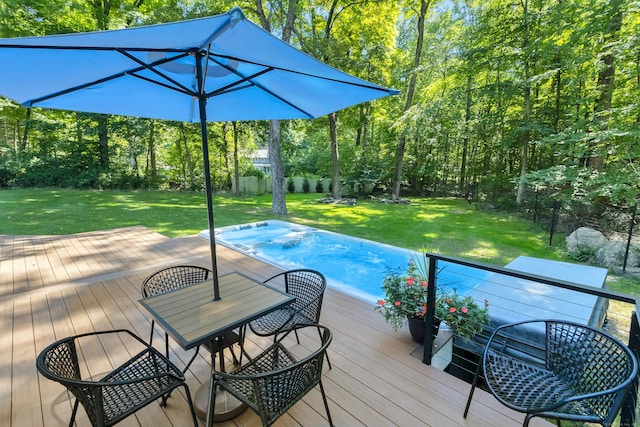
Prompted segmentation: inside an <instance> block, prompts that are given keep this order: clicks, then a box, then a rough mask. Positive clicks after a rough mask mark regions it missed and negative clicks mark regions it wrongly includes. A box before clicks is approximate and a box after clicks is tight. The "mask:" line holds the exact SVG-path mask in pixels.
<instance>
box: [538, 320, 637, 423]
mask: <svg viewBox="0 0 640 427" xmlns="http://www.w3.org/2000/svg"><path fill="white" fill-rule="evenodd" d="M546 339H547V358H546V365H547V369H550V370H551V371H553V372H555V373H556V374H557V375H560V376H562V377H563V378H565V379H567V380H568V381H569V382H570V383H571V385H572V389H573V390H574V391H575V393H576V394H577V395H587V394H591V393H600V392H604V391H611V392H610V393H606V394H601V395H597V396H595V397H593V398H590V399H587V400H585V401H584V403H585V404H587V405H588V406H589V407H590V408H591V410H592V411H594V412H595V413H596V414H598V415H599V416H600V417H601V418H602V419H605V418H607V416H608V414H609V411H611V409H612V408H615V407H616V406H617V405H615V404H614V402H615V400H616V399H622V398H623V397H624V396H619V393H617V392H616V390H618V391H620V392H621V393H624V392H625V390H626V385H627V384H628V383H629V379H630V378H631V377H635V373H636V371H637V362H636V360H635V356H634V355H633V353H631V350H629V348H628V347H627V346H625V345H624V344H623V343H622V342H620V341H619V340H618V339H616V338H614V337H612V336H610V335H607V334H605V333H603V332H601V331H599V330H597V329H593V328H590V327H588V326H584V325H579V324H575V323H570V322H559V321H547V322H546Z"/></svg>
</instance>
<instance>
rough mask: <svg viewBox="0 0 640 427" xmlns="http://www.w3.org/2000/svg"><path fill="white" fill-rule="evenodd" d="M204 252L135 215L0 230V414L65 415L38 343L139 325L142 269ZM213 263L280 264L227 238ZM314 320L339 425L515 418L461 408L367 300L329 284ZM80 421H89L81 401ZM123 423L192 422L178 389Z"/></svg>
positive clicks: (14, 420) (483, 404)
mask: <svg viewBox="0 0 640 427" xmlns="http://www.w3.org/2000/svg"><path fill="white" fill-rule="evenodd" d="M208 256H209V255H208V242H206V241H205V240H204V239H201V238H199V237H197V236H191V237H185V238H175V239H168V238H166V237H163V236H161V235H159V234H157V233H155V232H153V231H151V230H148V229H146V228H143V227H130V228H124V229H117V230H107V231H96V232H91V233H82V234H76V235H68V236H0V313H1V314H2V315H1V316H0V354H1V356H0V420H1V421H0V425H5V426H13V427H24V426H35V427H37V426H57V425H67V424H68V419H69V416H70V413H71V406H70V403H69V401H68V399H67V398H66V393H64V388H63V387H62V386H60V385H59V384H57V383H54V382H52V381H49V380H46V379H44V378H43V377H41V376H39V375H38V373H37V371H36V366H35V359H36V356H37V354H38V353H39V352H40V351H41V350H42V349H43V348H44V347H45V346H46V345H47V344H49V343H51V342H53V341H55V340H56V339H60V338H63V337H65V336H69V335H73V334H77V333H82V332H89V331H93V330H104V329H115V328H126V329H130V330H132V331H134V332H135V333H137V334H138V335H140V336H142V337H147V336H148V333H149V330H150V321H149V319H148V318H147V316H145V313H144V312H143V310H142V309H141V307H140V305H139V304H138V302H137V300H138V299H139V298H140V284H141V282H142V280H143V279H144V278H145V277H146V276H147V275H148V274H150V273H151V272H153V271H155V270H157V269H159V268H161V267H164V266H168V265H172V264H185V263H191V264H197V265H204V266H206V265H207V264H210V261H209V262H208V261H207V260H208ZM218 267H219V270H220V274H224V273H228V272H231V271H240V272H243V273H245V274H247V275H250V276H252V277H255V278H257V279H265V278H267V277H269V276H270V275H272V274H273V273H275V272H277V271H278V269H277V268H276V267H273V266H270V265H267V264H264V263H261V262H259V261H256V260H254V259H252V258H250V257H247V256H244V255H242V254H240V253H238V252H235V251H233V250H230V249H227V248H224V247H219V248H218ZM322 323H323V324H325V325H327V326H328V327H329V328H331V330H332V331H333V333H334V339H333V342H332V344H331V346H330V347H329V356H330V359H331V363H332V365H333V369H331V370H329V369H328V368H327V367H325V373H324V379H323V383H324V386H325V390H326V393H327V396H328V398H329V406H330V409H331V413H332V416H333V419H334V423H335V424H336V425H337V426H392V425H397V426H414V427H415V426H436V427H446V426H517V425H521V423H522V419H523V416H522V415H521V414H518V413H515V412H512V411H509V410H507V409H506V408H505V407H503V406H502V405H500V404H499V403H498V402H497V401H496V400H494V399H493V398H492V397H491V396H490V395H488V394H487V393H484V392H482V391H478V392H477V394H476V397H475V398H474V401H473V403H472V406H471V411H470V414H469V417H468V418H467V419H466V420H465V419H463V418H462V412H463V409H464V405H465V403H466V398H467V393H468V391H469V385H468V384H466V383H465V382H463V381H461V380H459V379H457V378H455V377H453V376H451V375H449V374H446V373H444V372H442V371H439V370H437V369H435V368H433V367H430V366H426V365H424V364H422V363H421V361H420V360H418V359H417V358H416V357H414V356H411V355H410V353H411V352H412V351H413V350H414V349H415V345H414V344H413V343H412V341H411V339H410V336H409V334H408V331H403V332H394V331H393V329H391V327H390V326H389V325H387V324H386V323H385V322H384V320H383V318H382V317H381V316H380V315H379V314H377V313H375V312H374V310H373V309H372V307H371V306H370V305H369V304H367V303H365V302H362V301H360V300H357V299H354V298H351V297H349V296H346V295H345V294H342V293H341V292H339V291H336V290H334V289H328V290H327V292H326V294H325V300H324V306H323V313H322ZM162 339H163V334H160V333H157V334H156V338H155V339H154V345H157V346H158V348H162V347H160V346H161V345H163V343H162ZM268 342H270V341H269V340H266V341H265V339H258V338H257V337H254V336H250V337H249V342H248V344H247V348H248V350H249V352H250V353H251V352H257V351H259V349H260V348H261V347H264V345H266V344H268ZM171 346H172V351H173V353H174V354H173V355H172V358H174V360H178V359H181V360H183V361H184V360H187V358H188V353H186V352H184V351H182V349H180V347H179V346H177V344H175V343H174V342H171ZM208 359H209V358H208V354H206V353H205V355H204V356H200V357H198V359H197V360H196V362H195V363H194V364H193V365H192V367H191V369H190V372H188V373H187V381H188V384H189V387H190V389H191V390H192V393H195V390H196V389H197V387H198V386H199V385H200V384H201V383H202V382H203V381H205V380H206V378H207V375H208V372H209V365H208ZM177 363H178V364H180V363H181V362H177ZM228 366H229V365H228ZM324 417H325V415H324V409H323V405H322V400H321V397H320V393H319V392H318V391H317V390H314V391H312V392H311V393H309V394H308V395H307V397H305V399H304V400H303V401H302V402H300V403H298V404H297V405H296V406H294V407H293V408H292V409H291V410H290V411H289V412H288V413H287V414H286V415H285V416H283V417H282V418H281V419H280V420H279V421H278V422H277V425H278V426H298V425H300V426H323V425H327V424H326V420H325V418H324ZM201 424H203V423H201ZM78 425H88V421H87V419H86V416H85V415H84V412H83V411H82V410H80V411H79V419H78ZM121 425H123V426H127V425H132V426H138V425H141V426H149V425H153V426H154V427H163V426H185V425H189V414H188V406H187V403H186V400H185V399H184V396H183V394H182V392H181V393H174V395H172V397H171V399H170V400H169V404H168V406H167V407H166V408H161V407H159V406H157V405H153V404H152V405H150V406H148V407H147V408H145V409H144V410H142V411H140V412H139V413H137V414H136V415H135V416H131V417H129V418H127V419H126V420H125V421H124V422H123V423H122V424H121ZM218 425H220V426H221V427H225V426H258V425H260V420H259V418H258V417H257V416H256V415H255V414H253V413H252V412H251V411H245V412H244V413H243V414H241V415H240V416H238V417H236V418H234V419H233V420H231V421H227V422H225V423H220V424H218ZM532 425H548V424H546V423H544V422H542V421H540V420H536V422H533V423H532Z"/></svg>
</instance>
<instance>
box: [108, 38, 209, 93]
mask: <svg viewBox="0 0 640 427" xmlns="http://www.w3.org/2000/svg"><path fill="white" fill-rule="evenodd" d="M116 51H117V52H119V53H121V54H122V55H124V56H126V57H127V58H129V59H131V60H132V61H134V62H137V63H138V64H140V66H141V68H140V69H137V70H133V71H130V72H128V73H127V74H128V75H130V76H133V77H137V78H139V79H142V80H145V81H148V82H150V83H155V84H157V85H160V86H163V87H166V88H168V89H173V90H176V91H178V92H184V93H186V94H188V95H191V96H196V95H197V94H196V93H195V92H194V91H193V90H191V89H189V88H188V87H186V86H184V85H183V84H181V83H179V82H178V81H176V80H174V79H172V78H171V77H169V76H167V75H166V74H164V73H161V72H160V71H158V70H157V69H156V68H155V67H156V66H157V65H162V64H165V63H167V62H172V61H175V60H176V59H180V58H184V57H185V56H188V55H189V54H190V53H188V52H183V54H182V55H179V56H176V57H174V58H171V59H168V58H165V59H163V60H160V61H156V62H152V63H151V64H147V63H145V62H144V61H141V60H140V59H138V58H136V57H135V56H133V55H131V54H130V53H129V52H127V51H126V50H124V49H116ZM144 69H146V70H149V71H151V72H152V73H154V74H157V75H158V76H160V77H161V78H163V79H165V80H167V81H169V82H170V83H172V84H174V85H176V86H177V87H178V88H180V89H182V90H178V89H177V88H175V87H172V86H171V85H169V84H166V83H162V82H159V81H156V80H153V79H151V78H149V77H144V76H139V75H138V74H136V73H138V72H139V71H142V70H144Z"/></svg>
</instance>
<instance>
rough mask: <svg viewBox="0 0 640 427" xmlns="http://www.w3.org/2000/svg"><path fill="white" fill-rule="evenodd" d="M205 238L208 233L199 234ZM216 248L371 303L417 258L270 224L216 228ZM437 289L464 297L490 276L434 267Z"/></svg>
mask: <svg viewBox="0 0 640 427" xmlns="http://www.w3.org/2000/svg"><path fill="white" fill-rule="evenodd" d="M201 235H202V236H203V237H206V238H208V237H209V236H208V231H207V230H205V231H203V232H202V233H201ZM216 242H217V243H218V244H221V245H224V246H227V247H230V248H233V249H236V250H238V251H241V252H244V253H246V254H248V255H250V256H253V257H255V258H258V259H260V260H263V261H266V262H268V263H271V264H274V265H277V266H278V267H281V268H283V269H294V268H311V269H314V270H318V271H320V272H321V273H322V274H324V275H325V277H326V278H327V282H328V284H329V286H332V287H336V288H339V289H340V290H341V291H343V292H345V293H348V294H350V295H353V296H356V297H358V298H360V299H363V300H365V301H368V302H372V303H375V302H376V301H378V300H379V299H380V298H382V297H383V292H382V290H381V285H382V279H383V278H384V276H385V275H386V274H387V273H388V272H390V271H395V270H397V269H399V270H401V271H405V269H406V268H407V265H408V263H409V260H410V258H411V254H413V256H414V259H420V258H421V257H423V256H424V255H423V254H420V253H417V252H412V251H409V250H408V249H403V248H399V247H396V246H390V245H385V244H382V243H377V242H373V241H370V240H365V239H360V238H356V237H351V236H347V235H344V234H338V233H333V232H330V231H325V230H320V229H317V228H311V227H306V226H301V225H298V224H293V223H289V222H284V221H279V220H270V221H264V222H258V223H251V224H242V225H236V226H230V227H222V228H220V229H217V230H216ZM439 268H441V270H440V273H439V275H438V286H439V287H443V286H445V287H448V288H455V289H456V291H457V292H458V293H466V292H468V291H469V290H470V289H473V288H475V287H476V286H477V285H478V284H480V283H482V282H483V281H485V280H486V279H487V278H488V277H489V275H490V273H488V272H485V271H480V270H476V269H473V268H470V267H464V266H460V265H455V264H443V265H439Z"/></svg>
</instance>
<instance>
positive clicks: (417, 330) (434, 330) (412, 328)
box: [408, 317, 440, 344]
mask: <svg viewBox="0 0 640 427" xmlns="http://www.w3.org/2000/svg"><path fill="white" fill-rule="evenodd" d="M408 321H409V332H411V338H413V340H414V341H415V342H417V343H418V344H424V327H425V325H426V323H425V321H424V320H423V319H415V318H413V317H410V318H408ZM439 330H440V319H438V318H436V317H434V318H433V325H432V326H431V337H432V338H433V339H435V338H436V336H437V335H438V331H439Z"/></svg>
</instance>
